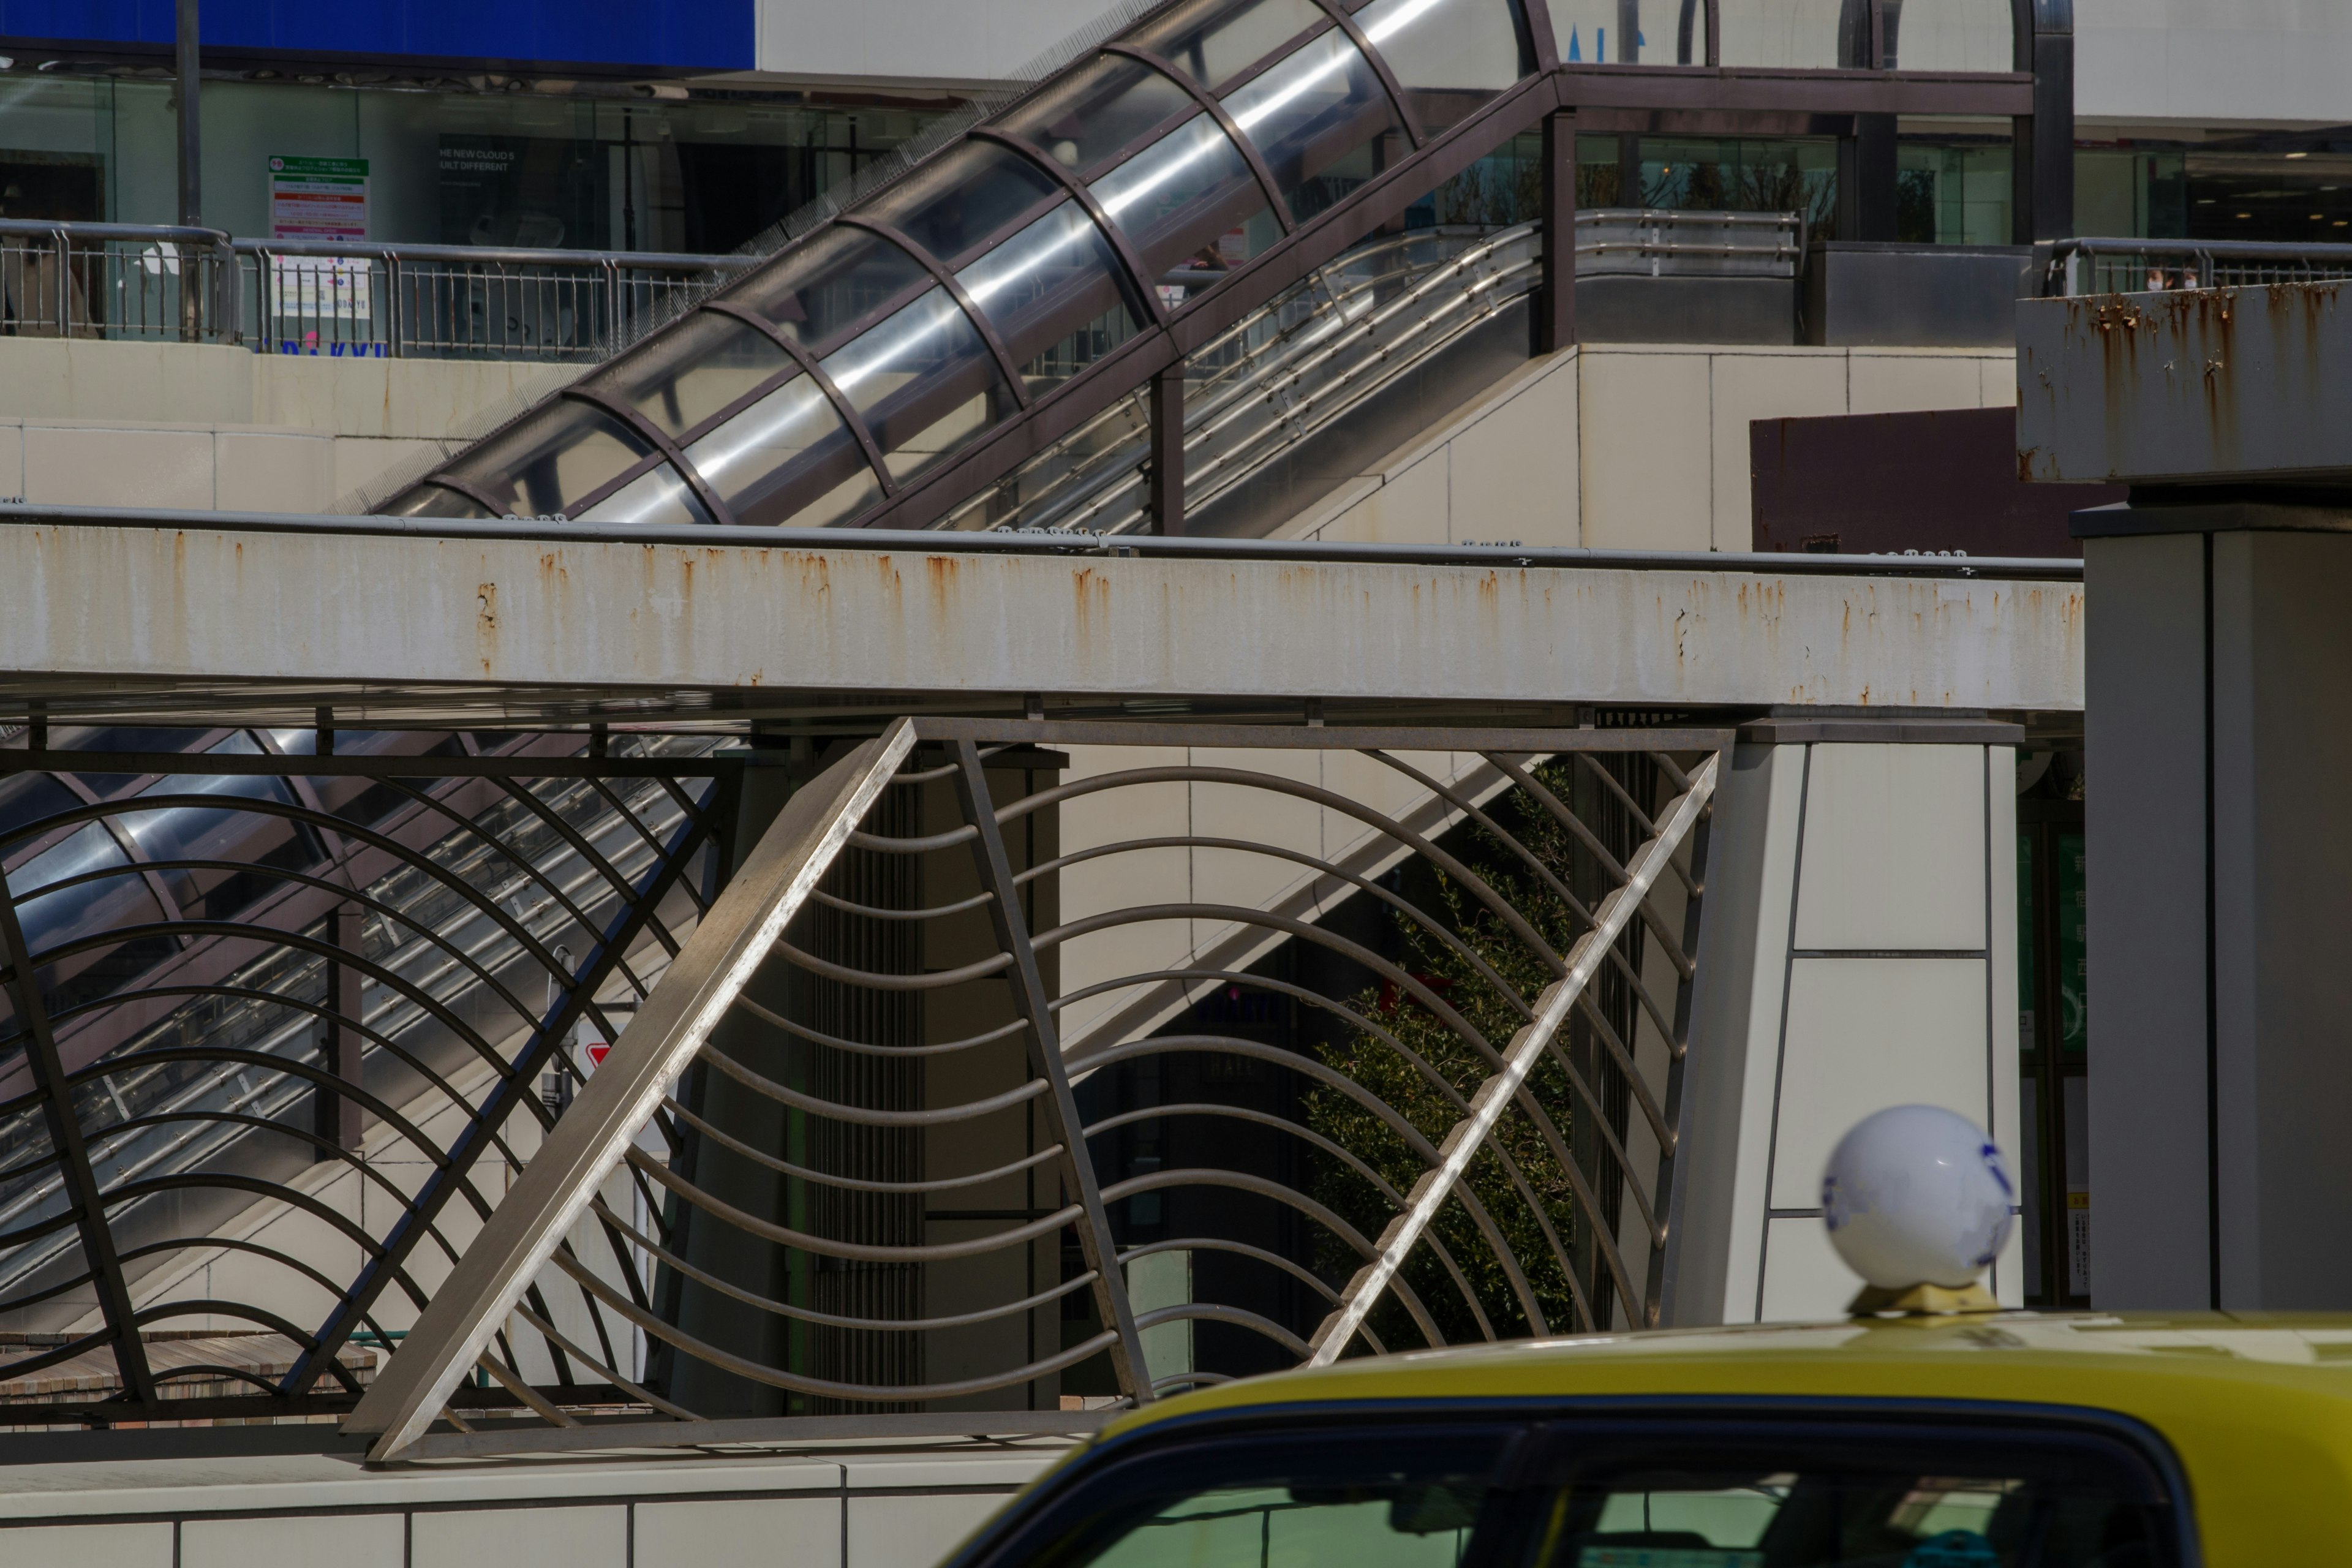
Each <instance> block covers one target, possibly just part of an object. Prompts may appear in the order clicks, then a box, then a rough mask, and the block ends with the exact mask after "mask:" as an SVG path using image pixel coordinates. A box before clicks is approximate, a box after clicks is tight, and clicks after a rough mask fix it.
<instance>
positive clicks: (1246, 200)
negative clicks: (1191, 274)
mask: <svg viewBox="0 0 2352 1568" xmlns="http://www.w3.org/2000/svg"><path fill="white" fill-rule="evenodd" d="M1091 188H1092V190H1093V193H1094V196H1095V199H1096V200H1097V201H1098V202H1100V203H1101V204H1102V205H1103V210H1104V211H1106V212H1107V213H1108V214H1109V215H1110V219H1111V221H1112V222H1113V223H1115V224H1117V225H1118V226H1119V229H1120V231H1121V232H1123V233H1124V234H1125V235H1126V236H1127V237H1128V242H1129V244H1130V245H1132V246H1133V247H1135V250H1136V253H1137V254H1138V255H1139V257H1141V258H1142V260H1143V265H1144V267H1145V268H1146V270H1148V271H1149V272H1150V274H1151V275H1152V276H1153V277H1154V278H1157V277H1158V276H1159V275H1160V273H1162V272H1166V271H1168V270H1170V269H1171V268H1177V267H1182V266H1189V265H1193V264H1198V265H1201V266H1202V267H1206V268H1212V269H1214V270H1223V268H1227V267H1230V266H1232V265H1234V263H1236V262H1238V261H1241V260H1244V259H1245V258H1247V257H1249V256H1253V255H1255V254H1256V253H1257V252H1258V251H1260V250H1263V249H1264V248H1265V247H1266V246H1267V245H1270V244H1272V243H1273V241H1274V239H1275V238H1276V237H1278V236H1279V230H1278V229H1277V228H1276V225H1275V222H1274V215H1273V214H1272V213H1271V212H1269V211H1267V209H1266V205H1265V192H1264V190H1263V189H1262V188H1261V187H1260V186H1259V184H1258V183H1257V179H1256V177H1255V175H1253V174H1251V173H1250V168H1249V164H1248V163H1245V162H1244V160H1243V158H1242V155H1241V152H1240V150H1239V149H1237V148H1236V147H1234V144H1233V142H1232V141H1231V140H1230V139H1229V138H1228V137H1227V136H1226V135H1225V133H1224V132H1223V131H1222V130H1220V129H1218V126H1217V122H1216V121H1213V120H1212V119H1210V118H1209V117H1208V116H1207V115H1205V114H1202V115H1197V116H1195V117H1194V118H1193V119H1192V120H1191V121H1187V122H1185V123H1184V124H1182V125H1180V126H1178V127H1177V128H1176V129H1175V130H1173V131H1171V132H1169V133H1168V134H1167V135H1165V136H1163V137H1161V138H1160V140H1159V141H1157V142H1153V143H1152V144H1151V145H1150V146H1149V147H1147V148H1145V149H1144V150H1143V151H1142V152H1140V153H1137V154H1136V155H1135V156H1134V157H1132V158H1129V160H1128V161H1127V162H1126V163H1122V164H1120V165H1119V166H1118V168H1116V169H1114V170H1112V171H1111V172H1110V173H1109V174H1106V175H1104V176H1103V177H1102V178H1101V179H1099V180H1097V181H1096V182H1095V183H1094V184H1093V186H1092V187H1091ZM1228 241H1231V242H1232V243H1231V244H1230V245H1228V243H1227V242H1228Z"/></svg>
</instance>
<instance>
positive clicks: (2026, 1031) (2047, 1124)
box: [2017, 752, 2091, 1307]
mask: <svg viewBox="0 0 2352 1568" xmlns="http://www.w3.org/2000/svg"><path fill="white" fill-rule="evenodd" d="M2037 768H2038V769H2039V770H2040V772H2039V775H2038V776H2037V777H2036V778H2035V779H2034V781H2033V783H2032V785H2031V787H2029V788H2028V789H2027V790H2026V792H2025V793H2024V794H2022V795H2020V796H2019V797H2018V801H2017V960H2018V963H2017V1006H2018V1019H2017V1065H2018V1077H2019V1083H2018V1116H2019V1120H2020V1121H2021V1123H2022V1134H2021V1137H2020V1139H2019V1144H2020V1148H2019V1150H2018V1163H2019V1167H2020V1170H2019V1175H2020V1178H2021V1184H2022V1187H2023V1194H2022V1198H2021V1207H2022V1209H2023V1211H2024V1212H2023V1214H2022V1215H2021V1218H2022V1221H2023V1229H2024V1233H2025V1234H2024V1242H2025V1300H2026V1304H2027V1305H2028V1306H2034V1307H2086V1306H2088V1305H2090V1301H2091V1250H2090V1249H2091V1149H2090V1078H2089V1071H2090V1056H2089V1050H2088V1042H2089V1038H2090V1035H2089V1012H2088V1000H2089V999H2088V994H2087V992H2086V989H2085V985H2084V974H2085V973H2086V971H2085V965H2084V927H2085V913H2086V906H2085V889H2084V878H2083V867H2084V855H2083V799H2082V792H2081V786H2082V766H2081V754H2080V753H2079V752H2059V753H2057V754H2055V755H2054V756H2053V755H2052V754H2051V753H2047V752H2044V753H2042V754H2041V756H2040V757H2039V758H2029V760H2028V761H2027V762H2026V763H2025V771H2026V772H2028V773H2032V772H2033V771H2034V770H2035V769H2037Z"/></svg>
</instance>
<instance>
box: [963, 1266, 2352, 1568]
mask: <svg viewBox="0 0 2352 1568" xmlns="http://www.w3.org/2000/svg"><path fill="white" fill-rule="evenodd" d="M2319 1563H2352V1317H2337V1318H2321V1317H2300V1316H2251V1315H2225V1314H2220V1313H2215V1314H2210V1315H2209V1314H2184V1315H2179V1316H2171V1317H2156V1316H2144V1315H2121V1316H2117V1315H2107V1314H2097V1313H2080V1314H2036V1313H2026V1312H1988V1313H1973V1314H1966V1315H1960V1316H1948V1317H1870V1318H1857V1319H1853V1320H1849V1321H1834V1322H1823V1323H1814V1324H1793V1325H1791V1324H1768V1325H1760V1326H1756V1327H1743V1328H1726V1329H1703V1330H1668V1331H1657V1332H1651V1333H1629V1334H1615V1335H1594V1336H1589V1337H1584V1338H1577V1339H1557V1340H1545V1341H1522V1342H1513V1343H1503V1344H1495V1345H1486V1346H1478V1347H1473V1348H1468V1349H1461V1350H1446V1351H1434V1352H1423V1353H1417V1354H1406V1355H1396V1356H1383V1357H1368V1358H1365V1359H1362V1360H1355V1361H1347V1362H1342V1363H1339V1364H1338V1365H1335V1366H1332V1367H1329V1368H1327V1369H1324V1370H1321V1371H1315V1372H1297V1373H1281V1374H1277V1375H1275V1376H1269V1377H1263V1378H1256V1379H1253V1380H1250V1381H1247V1382H1243V1383H1234V1384H1222V1385H1219V1386H1216V1387H1213V1388H1209V1389H1206V1390H1204V1391H1202V1392H1200V1393H1197V1394H1189V1395H1186V1396H1184V1397H1182V1398H1179V1399H1171V1400H1168V1401H1165V1402H1163V1403H1160V1404H1157V1405H1152V1406H1150V1407H1149V1408H1148V1409H1145V1410H1143V1411H1140V1412H1137V1413H1134V1414H1131V1415H1126V1416H1123V1417H1121V1418H1120V1419H1118V1421H1116V1422H1114V1423H1113V1424H1112V1425H1111V1426H1108V1427H1107V1428H1106V1429H1105V1430H1104V1431H1103V1432H1102V1433H1101V1434H1100V1435H1099V1436H1097V1437H1095V1438H1094V1439H1093V1440H1092V1441H1091V1442H1089V1443H1087V1444H1086V1445H1085V1446H1084V1447H1080V1448H1079V1449H1077V1450H1076V1451H1075V1452H1074V1453H1073V1454H1072V1455H1071V1456H1070V1457H1069V1458H1067V1459H1066V1460H1065V1461H1064V1462H1063V1463H1062V1464H1060V1465H1059V1466H1057V1467H1056V1468H1055V1469H1054V1470H1053V1471H1052V1472H1050V1473H1049V1474H1047V1475H1046V1476H1045V1477H1044V1478H1043V1479H1040V1480H1039V1481H1038V1482H1037V1483H1036V1484H1035V1485H1034V1486H1033V1487H1031V1488H1030V1489H1028V1491H1026V1492H1024V1494H1023V1495H1022V1496H1021V1497H1020V1498H1018V1499H1016V1500H1014V1501H1013V1503H1012V1504H1011V1505H1009V1506H1008V1507H1007V1508H1006V1509H1005V1510H1003V1512H1002V1513H1000V1514H999V1515H998V1516H997V1517H996V1518H995V1519H994V1520H992V1521H990V1523H989V1524H988V1525H987V1526H986V1527H985V1528H983V1529H982V1531H981V1532H980V1533H979V1534H978V1535H977V1536H975V1537H974V1538H973V1539H972V1540H971V1541H970V1542H967V1543H966V1544H965V1545H964V1546H963V1547H962V1548H961V1550H960V1551H959V1552H956V1553H955V1554H954V1555H953V1556H951V1557H950V1559H949V1568H1012V1565H1013V1564H1024V1565H1028V1564H1050V1565H1051V1568H1324V1565H1328V1568H1864V1565H1869V1568H2200V1565H2210V1568H2238V1565H2244V1568H2255V1565H2261V1568H2286V1565H2288V1564H2294V1565H2298V1568H2300V1565H2304V1564H2319Z"/></svg>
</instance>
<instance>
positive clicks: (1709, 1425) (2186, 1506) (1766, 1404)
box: [1490, 1396, 2203, 1568]
mask: <svg viewBox="0 0 2352 1568" xmlns="http://www.w3.org/2000/svg"><path fill="white" fill-rule="evenodd" d="M1675 1430H1679V1431H1685V1432H1688V1433H1689V1434H1690V1435H1691V1436H1694V1437H1697V1438H1703V1437H1704V1436H1706V1435H1707V1434H1708V1433H1709V1431H1710V1430H1712V1431H1714V1432H1717V1433H1722V1434H1732V1433H1736V1434H1737V1435H1738V1436H1740V1437H1741V1438H1743V1439H1747V1440H1753V1439H1755V1438H1757V1437H1759V1436H1772V1435H1775V1434H1787V1435H1788V1436H1791V1437H1796V1438H1800V1439H1801V1438H1803V1437H1806V1436H1834V1437H1837V1438H1841V1439H1844V1440H1849V1441H1851V1440H1855V1439H1862V1440H1867V1439H1870V1438H1879V1439H1885V1440H1892V1441H1901V1442H1906V1443H1908V1442H1919V1443H1923V1444H1933V1443H1935V1442H1937V1441H1938V1440H1943V1441H1950V1440H1952V1439H1954V1438H1955V1437H1960V1438H1962V1439H1963V1440H1964V1441H1965V1442H1966V1443H1968V1444H1969V1445H1971V1446H1981V1447H1982V1448H1983V1449H1984V1450H1985V1451H1986V1452H1988V1453H1989V1454H1993V1455H1996V1456H1997V1455H1998V1454H2000V1451H2001V1450H2002V1448H2003V1447H2004V1446H2007V1447H2010V1448H2011V1451H2014V1450H2015V1449H2016V1448H2017V1447H2028V1448H2041V1449H2045V1450H2046V1449H2053V1448H2056V1449H2073V1450H2074V1451H2075V1452H2078V1453H2080V1452H2086V1451H2087V1452H2094V1453H2097V1454H2099V1455H2101V1456H2103V1457H2105V1458H2108V1459H2110V1460H2113V1459H2116V1458H2120V1459H2122V1460H2123V1461H2125V1463H2126V1465H2127V1466H2128V1467H2130V1468H2136V1469H2137V1471H2138V1472H2139V1479H2141V1480H2143V1481H2144V1482H2145V1483H2146V1484H2147V1496H2146V1497H2144V1498H2143V1499H2142V1500H2143V1501H2146V1502H2148V1503H2151V1504H2153V1505H2154V1506H2155V1507H2156V1510H2157V1518H2158V1529H2159V1531H2161V1537H2160V1539H2159V1541H2158V1553H2159V1555H2158V1560H2157V1563H2156V1568H2202V1564H2203V1555H2202V1552H2200V1548H2199V1540H2198V1532H2197V1528H2196V1518H2195V1513H2194V1510H2193V1509H2192V1508H2191V1507H2190V1498H2189V1482H2188V1476H2187V1472H2186V1471H2185V1470H2183V1469H2182V1468H2181V1466H2180V1463H2179V1457H2178V1456H2177V1455H2175V1454H2174V1453H2173V1451H2172V1446H2171V1445H2170V1444H2168V1443H2167V1442H2166V1441H2165V1440H2164V1439H2163V1437H2162V1436H2159V1435H2158V1433H2156V1432H2155V1431H2154V1430H2153V1429H2151V1428H2149V1427H2148V1426H2147V1425H2146V1424H2145V1423H2142V1422H2139V1421H2136V1420H2134V1419H2132V1418H2131V1417H2129V1416H2126V1415H2118V1414H2116V1413H2115V1412H2111V1411H2105V1410H2096V1409H2090V1408H2085V1407H2082V1406H2076V1405H2032V1404H2024V1403H2019V1402H2013V1401H1990V1400H1986V1401H1976V1400H1905V1399H1885V1400H1880V1399H1834V1398H1806V1397H1796V1398H1784V1399H1717V1398H1708V1397H1706V1396H1670V1397H1658V1398H1638V1397H1636V1398H1630V1399H1605V1400H1591V1401H1575V1402H1563V1403H1562V1405H1560V1406H1559V1407H1556V1413H1555V1414H1554V1415H1551V1416H1549V1417H1548V1418H1547V1417H1539V1418H1538V1419H1537V1420H1536V1421H1535V1422H1534V1424H1533V1430H1532V1431H1531V1433H1530V1435H1529V1437H1528V1442H1527V1443H1526V1444H1525V1445H1524V1446H1523V1447H1522V1448H1521V1450H1520V1460H1521V1463H1520V1473H1519V1475H1518V1476H1517V1479H1516V1481H1515V1483H1514V1486H1513V1489H1512V1495H1511V1497H1510V1499H1509V1500H1508V1502H1509V1506H1510V1509H1511V1514H1510V1521H1511V1522H1510V1526H1509V1528H1508V1529H1507V1530H1506V1531H1503V1532H1502V1536H1501V1539H1502V1540H1503V1541H1504V1542H1507V1548H1508V1549H1507V1551H1505V1552H1504V1553H1503V1556H1502V1562H1503V1563H1507V1564H1509V1565H1510V1568H1522V1565H1524V1564H1525V1563H1526V1560H1527V1557H1528V1549H1529V1548H1530V1546H1531V1545H1532V1544H1533V1542H1532V1540H1531V1538H1530V1536H1529V1533H1528V1532H1529V1531H1530V1530H1531V1529H1532V1528H1533V1527H1534V1526H1535V1524H1536V1522H1537V1517H1536V1516H1537V1515H1538V1513H1539V1512H1540V1504H1541V1502H1542V1500H1543V1499H1544V1498H1545V1497H1546V1496H1547V1495H1548V1493H1549V1490H1550V1489H1552V1488H1553V1487H1556V1486H1558V1485H1559V1483H1560V1481H1561V1479H1563V1478H1564V1475H1565V1473H1566V1471H1567V1470H1568V1468H1570V1464H1571V1463H1572V1462H1573V1458H1574V1455H1575V1453H1576V1451H1577V1450H1578V1449H1580V1448H1585V1449H1589V1448H1590V1447H1591V1446H1592V1445H1593V1444H1595V1443H1605V1442H1606V1441H1607V1440H1608V1439H1609V1438H1611V1437H1612V1436H1621V1437H1622V1436H1654V1435H1657V1434H1659V1433H1661V1432H1663V1431H1675ZM1490 1550H1492V1547H1491V1546H1490Z"/></svg>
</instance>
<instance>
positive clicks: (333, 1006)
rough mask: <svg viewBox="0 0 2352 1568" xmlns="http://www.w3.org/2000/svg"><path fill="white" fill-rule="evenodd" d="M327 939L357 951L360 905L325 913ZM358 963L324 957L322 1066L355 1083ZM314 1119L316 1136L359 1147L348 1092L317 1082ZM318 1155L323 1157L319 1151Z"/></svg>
mask: <svg viewBox="0 0 2352 1568" xmlns="http://www.w3.org/2000/svg"><path fill="white" fill-rule="evenodd" d="M327 942H328V943H329V945H331V946H332V947H333V948H334V949H335V951H336V952H347V953H350V954H351V955H352V957H353V958H354V959H356V958H358V957H360V956H361V953H362V949H361V945H360V942H361V937H360V908H359V906H358V905H357V904H345V905H343V906H342V907H341V908H340V909H338V910H333V911H332V912H331V913H330V914H329V915H328V916H327ZM361 979H362V975H361V973H360V968H359V965H358V964H356V963H341V962H340V961H337V960H334V959H330V960H328V961H327V1007H328V1009H329V1016H328V1019H327V1052H326V1056H327V1060H326V1068H327V1070H328V1071H329V1072H330V1073H332V1074H333V1075H334V1077H335V1079H336V1081H337V1082H339V1083H347V1084H350V1085H351V1086H352V1088H354V1089H357V1088H359V1087H361V1085H362V1082H363V1081H364V1080H363V1079H362V1077H361V1070H360V1053H361V1046H362V1035H361V1033H360V1028H359V1024H360V1020H361V1018H362V1005H361V996H360V982H361ZM315 1104H316V1107H317V1120H316V1122H315V1124H314V1125H313V1127H312V1131H315V1132H316V1133H317V1134H318V1135H319V1136H320V1137H321V1138H323V1139H325V1140H327V1142H331V1143H332V1144H333V1145H334V1146H335V1147H336V1148H338V1149H345V1150H349V1151H351V1152H353V1153H356V1152H358V1151H359V1146H360V1102H359V1100H357V1099H356V1098H354V1097H353V1096H352V1095H348V1094H338V1093H337V1092H335V1091H334V1090H333V1089H329V1088H327V1087H326V1086H325V1085H323V1084H321V1085H320V1087H319V1090H318V1095H317V1099H316V1101H315ZM318 1157H319V1158H320V1159H321V1160H323V1159H326V1158H327V1157H328V1156H327V1153H326V1152H325V1151H324V1150H321V1151H320V1152H319V1156H318Z"/></svg>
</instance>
